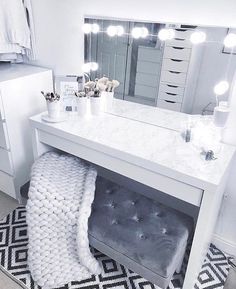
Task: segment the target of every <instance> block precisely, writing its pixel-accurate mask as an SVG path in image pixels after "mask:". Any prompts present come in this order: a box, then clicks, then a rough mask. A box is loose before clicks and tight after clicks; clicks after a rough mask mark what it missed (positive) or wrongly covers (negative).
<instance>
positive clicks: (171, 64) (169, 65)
mask: <svg viewBox="0 0 236 289" xmlns="http://www.w3.org/2000/svg"><path fill="white" fill-rule="evenodd" d="M188 65H189V62H188V61H185V60H179V59H171V58H164V59H163V63H162V70H171V71H177V72H187V71H188Z"/></svg>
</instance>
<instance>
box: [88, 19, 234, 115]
mask: <svg viewBox="0 0 236 289" xmlns="http://www.w3.org/2000/svg"><path fill="white" fill-rule="evenodd" d="M83 29H84V33H85V64H86V65H85V70H86V72H87V73H89V74H90V77H91V79H92V80H94V79H95V78H100V77H102V76H103V75H106V76H109V78H112V79H117V80H119V82H120V86H119V88H118V89H117V90H116V93H115V97H116V98H119V99H124V100H128V101H133V102H138V103H142V104H148V105H152V106H157V107H160V108H165V109H169V110H172V111H181V112H185V113H188V114H203V115H205V114H212V113H213V110H214V107H215V106H216V103H217V102H219V101H227V100H228V97H229V93H230V87H231V83H232V81H233V77H234V72H235V70H236V54H235V49H234V47H235V46H236V43H235V42H236V39H235V38H236V34H234V33H235V31H234V30H233V29H230V30H229V29H228V28H225V27H202V26H191V25H183V24H163V23H146V22H133V21H132V22H131V21H118V20H109V19H95V18H94V17H93V18H90V17H88V18H85V25H84V27H83ZM222 81H223V82H222Z"/></svg>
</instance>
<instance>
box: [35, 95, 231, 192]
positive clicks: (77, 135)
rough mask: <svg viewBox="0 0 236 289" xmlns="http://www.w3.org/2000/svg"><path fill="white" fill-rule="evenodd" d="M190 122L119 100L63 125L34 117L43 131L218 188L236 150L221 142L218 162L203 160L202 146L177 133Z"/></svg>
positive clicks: (158, 110)
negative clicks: (104, 109)
mask: <svg viewBox="0 0 236 289" xmlns="http://www.w3.org/2000/svg"><path fill="white" fill-rule="evenodd" d="M132 107H136V108H137V110H135V109H133V108H132ZM128 116H129V118H128ZM188 120H189V116H188V115H186V114H182V113H176V112H171V111H167V110H163V109H157V108H153V107H149V106H144V105H137V104H133V103H132V104H131V103H128V102H122V101H118V102H117V101H115V103H114V108H113V111H112V112H111V113H103V114H102V115H100V116H91V117H89V118H80V117H77V116H72V117H68V119H67V120H66V121H65V122H61V123H47V122H44V121H43V120H42V119H41V115H36V116H34V117H32V118H31V119H30V121H31V123H32V126H33V127H35V128H38V129H39V130H43V131H46V132H48V133H51V134H54V135H57V136H59V137H63V138H66V139H70V140H71V141H73V142H78V143H80V144H83V145H86V146H88V147H90V148H93V149H95V150H99V151H102V152H103V153H107V154H112V155H113V156H115V157H117V158H119V159H123V160H125V161H128V162H131V163H133V164H136V165H139V166H142V167H144V168H146V169H149V170H152V171H155V172H158V173H163V174H165V175H168V176H169V177H172V178H175V179H176V178H178V179H180V180H182V181H183V182H185V181H186V180H187V181H188V183H189V184H191V185H193V186H198V187H201V186H203V187H206V186H208V187H209V188H210V187H211V186H213V187H215V186H218V185H219V184H220V181H221V179H222V177H223V176H224V174H225V172H226V170H227V168H228V167H229V164H230V162H231V160H232V157H233V155H234V152H235V147H233V146H230V145H226V144H223V143H218V141H217V145H218V151H217V159H216V160H213V161H205V159H204V157H203V156H202V155H201V154H200V148H199V147H198V146H196V144H193V143H192V142H190V143H185V141H184V139H183V137H182V135H181V133H180V131H179V130H180V129H181V127H182V126H183V124H184V123H185V122H187V121H188ZM158 124H159V125H160V126H158ZM165 126H166V127H167V128H166V127H165ZM200 185H201V186H200Z"/></svg>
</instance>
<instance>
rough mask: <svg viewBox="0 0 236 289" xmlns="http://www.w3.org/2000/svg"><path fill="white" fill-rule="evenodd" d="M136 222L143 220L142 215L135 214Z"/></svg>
mask: <svg viewBox="0 0 236 289" xmlns="http://www.w3.org/2000/svg"><path fill="white" fill-rule="evenodd" d="M132 219H133V220H134V221H135V222H138V223H139V222H141V220H142V218H141V217H139V216H137V215H135V216H134V217H133V218H132Z"/></svg>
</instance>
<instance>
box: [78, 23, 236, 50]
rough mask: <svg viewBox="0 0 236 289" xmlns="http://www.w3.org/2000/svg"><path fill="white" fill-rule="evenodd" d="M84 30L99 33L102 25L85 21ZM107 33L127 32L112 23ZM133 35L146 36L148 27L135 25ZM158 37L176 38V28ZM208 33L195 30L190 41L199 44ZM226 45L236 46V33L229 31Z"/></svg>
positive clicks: (137, 37) (121, 33)
mask: <svg viewBox="0 0 236 289" xmlns="http://www.w3.org/2000/svg"><path fill="white" fill-rule="evenodd" d="M83 31H84V33H85V34H89V33H94V34H96V33H98V32H99V31H100V26H99V25H98V24H97V23H93V24H90V23H85V24H84V25H83ZM106 33H107V34H108V35H109V36H110V37H114V36H122V35H123V34H124V33H125V30H124V27H123V26H121V25H117V26H115V25H110V26H108V27H107V30H106ZM131 35H132V37H133V38H135V39H139V38H145V37H147V36H148V35H149V31H148V29H147V28H146V27H134V28H133V29H132V31H131ZM157 36H158V38H159V39H160V40H161V41H166V40H171V39H174V38H175V30H174V29H172V28H163V29H161V30H160V31H159V32H158V35H157ZM206 38H207V35H206V33H205V32H203V31H194V32H193V33H192V34H191V36H190V41H191V42H192V43H193V44H199V43H203V42H205V41H206ZM224 45H225V47H227V48H233V47H235V46H236V34H235V33H229V34H228V35H227V36H226V37H225V39H224Z"/></svg>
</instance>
